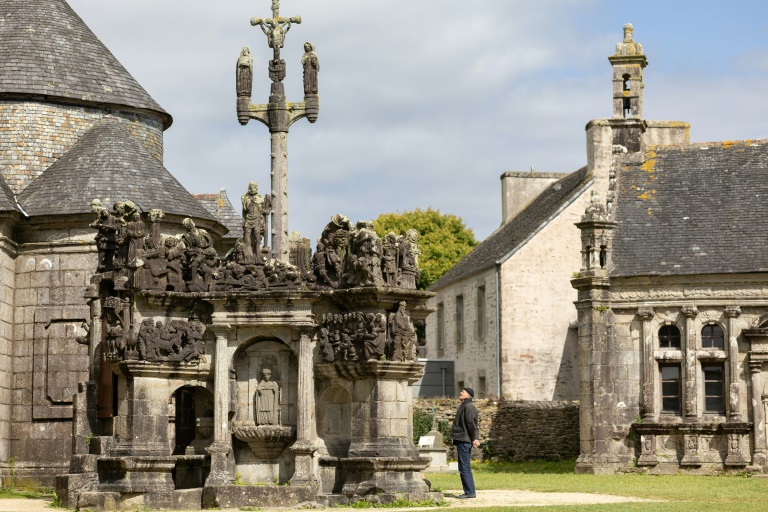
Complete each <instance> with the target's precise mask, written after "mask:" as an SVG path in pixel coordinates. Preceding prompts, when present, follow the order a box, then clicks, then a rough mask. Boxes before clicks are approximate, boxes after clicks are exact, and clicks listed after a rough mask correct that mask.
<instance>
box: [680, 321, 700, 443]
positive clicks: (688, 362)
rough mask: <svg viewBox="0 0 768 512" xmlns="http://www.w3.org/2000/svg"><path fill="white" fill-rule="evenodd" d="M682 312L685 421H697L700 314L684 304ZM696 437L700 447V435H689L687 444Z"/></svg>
mask: <svg viewBox="0 0 768 512" xmlns="http://www.w3.org/2000/svg"><path fill="white" fill-rule="evenodd" d="M680 312H681V313H682V314H683V316H685V347H683V357H684V358H685V363H684V364H685V421H689V422H691V421H696V419H697V418H698V407H697V402H696V398H697V393H696V369H697V361H696V321H695V318H696V317H697V316H698V314H699V310H698V309H697V308H696V306H683V307H682V308H681V309H680ZM692 437H695V439H696V447H697V448H698V436H689V438H687V439H686V444H688V445H689V446H690V445H691V438H692ZM694 451H695V450H694Z"/></svg>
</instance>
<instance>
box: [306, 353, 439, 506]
mask: <svg viewBox="0 0 768 512" xmlns="http://www.w3.org/2000/svg"><path fill="white" fill-rule="evenodd" d="M315 371H316V374H317V375H318V376H319V377H320V378H325V379H329V380H333V381H336V382H337V383H338V382H339V381H346V382H343V384H345V387H347V388H348V389H351V393H350V395H351V404H350V405H351V411H352V432H351V434H352V435H351V443H350V447H349V452H348V456H347V457H344V458H342V459H341V461H340V462H341V464H342V467H343V468H344V473H345V475H346V480H345V482H344V486H343V488H342V492H343V493H344V494H345V495H348V496H366V495H370V494H402V493H421V492H424V493H425V492H428V491H429V488H428V486H427V484H426V483H425V482H424V478H423V475H422V472H423V471H424V469H426V468H427V467H428V466H429V462H430V459H429V457H421V456H420V454H419V451H418V449H416V447H415V446H414V445H413V440H412V437H413V424H412V421H413V409H412V398H411V385H412V384H413V383H414V382H415V381H416V380H418V379H419V378H420V377H421V374H422V373H423V371H424V364H423V363H418V362H405V363H399V362H389V361H373V360H371V361H367V362H358V363H354V362H338V363H333V364H323V365H317V366H316V367H315Z"/></svg>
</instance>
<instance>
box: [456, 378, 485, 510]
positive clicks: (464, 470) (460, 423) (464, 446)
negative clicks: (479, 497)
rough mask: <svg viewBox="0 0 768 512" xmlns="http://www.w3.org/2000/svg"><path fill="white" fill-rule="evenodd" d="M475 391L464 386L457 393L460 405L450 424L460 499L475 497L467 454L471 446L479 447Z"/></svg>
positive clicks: (473, 482) (473, 481)
mask: <svg viewBox="0 0 768 512" xmlns="http://www.w3.org/2000/svg"><path fill="white" fill-rule="evenodd" d="M474 397H475V392H474V390H473V389H472V388H464V389H462V390H461V393H459V400H461V405H459V408H458V409H457V410H456V418H455V419H454V420H453V425H452V426H451V439H453V444H454V446H456V452H457V454H458V456H459V474H460V475H461V486H462V487H463V488H464V494H462V495H461V496H457V498H459V499H460V500H463V499H467V498H474V497H475V480H474V478H472V468H471V467H470V465H469V455H470V452H471V451H472V447H473V446H474V447H475V448H479V447H480V430H479V429H478V427H477V409H476V408H475V404H473V403H472V399H473V398H474Z"/></svg>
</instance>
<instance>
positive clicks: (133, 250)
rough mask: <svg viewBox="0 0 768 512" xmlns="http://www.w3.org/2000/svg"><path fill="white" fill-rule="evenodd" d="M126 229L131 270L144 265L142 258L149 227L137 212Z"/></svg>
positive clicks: (128, 259) (128, 261) (128, 260)
mask: <svg viewBox="0 0 768 512" xmlns="http://www.w3.org/2000/svg"><path fill="white" fill-rule="evenodd" d="M125 228H126V229H125V231H126V237H127V239H128V240H127V243H128V257H127V265H128V266H129V267H131V268H136V267H139V266H141V264H142V261H141V259H140V256H141V251H142V248H143V244H144V235H145V232H146V230H147V226H146V225H145V224H144V223H143V222H142V221H141V215H140V214H139V212H135V213H134V214H133V215H132V216H131V221H130V222H128V224H127V225H126V227H125Z"/></svg>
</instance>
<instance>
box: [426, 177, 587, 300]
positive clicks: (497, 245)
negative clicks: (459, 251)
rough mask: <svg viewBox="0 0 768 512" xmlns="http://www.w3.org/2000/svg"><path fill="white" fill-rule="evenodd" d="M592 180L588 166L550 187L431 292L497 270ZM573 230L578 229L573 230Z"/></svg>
mask: <svg viewBox="0 0 768 512" xmlns="http://www.w3.org/2000/svg"><path fill="white" fill-rule="evenodd" d="M591 179H592V175H591V174H590V173H589V172H588V170H587V168H586V167H583V168H581V169H579V170H578V171H575V172H573V173H571V174H568V175H566V176H565V177H564V178H563V179H561V180H560V181H558V182H556V183H553V184H552V185H550V186H549V188H548V189H547V190H545V191H544V192H542V193H541V194H540V195H539V196H538V197H537V198H536V199H534V200H533V201H531V203H530V204H529V205H528V206H526V207H525V208H524V209H523V210H522V211H520V213H518V214H517V215H516V216H515V217H514V218H513V219H512V220H510V221H509V222H507V223H506V224H505V225H503V226H501V227H500V228H499V229H497V230H496V231H495V232H494V233H493V234H492V235H491V236H489V237H488V238H487V239H485V241H483V242H482V243H481V244H480V245H478V246H477V247H475V248H474V250H473V251H472V252H470V253H469V254H467V255H466V256H465V257H464V258H463V259H462V260H461V261H459V262H458V263H457V264H456V265H454V266H453V267H452V268H451V269H450V270H449V271H448V272H446V273H445V274H443V275H442V277H440V279H438V280H437V281H435V282H434V283H433V284H432V286H430V287H429V289H430V290H432V291H436V290H439V289H441V288H444V287H446V286H448V285H449V284H451V283H453V282H455V281H458V280H460V279H463V278H465V277H469V276H471V275H473V274H476V273H477V272H480V271H483V270H486V269H488V268H492V267H494V266H495V265H496V262H497V261H499V260H500V259H502V258H504V256H506V255H507V254H509V253H510V252H511V251H513V250H514V249H515V248H516V247H518V246H519V245H520V244H522V243H524V242H525V241H526V240H527V239H528V237H530V236H531V235H532V234H534V233H535V232H536V231H537V230H538V229H539V228H540V227H542V226H543V225H545V224H546V223H548V222H549V220H550V217H552V216H553V215H555V214H556V213H557V211H558V210H559V209H560V208H561V207H562V206H564V205H565V204H566V203H568V202H569V201H571V200H572V199H574V198H575V197H576V196H577V195H578V194H579V192H580V191H583V189H584V187H585V186H586V185H587V184H588V183H589V182H590V180H591ZM574 229H576V228H575V227H574Z"/></svg>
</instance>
